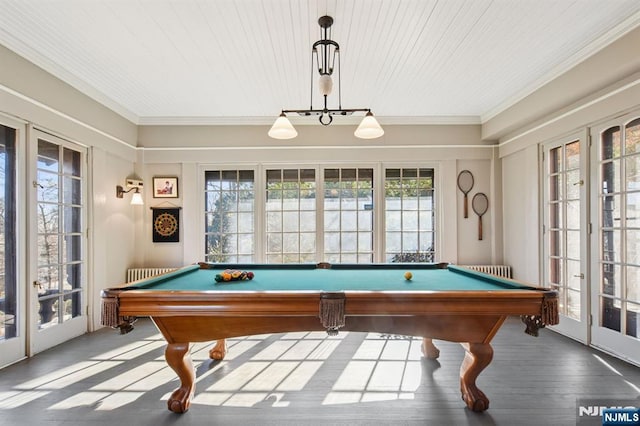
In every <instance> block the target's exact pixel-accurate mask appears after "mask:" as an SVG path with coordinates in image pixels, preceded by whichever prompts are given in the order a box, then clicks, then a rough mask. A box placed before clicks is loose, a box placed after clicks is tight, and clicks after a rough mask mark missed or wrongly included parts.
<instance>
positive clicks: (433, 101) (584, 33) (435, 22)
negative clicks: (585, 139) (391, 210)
mask: <svg viewBox="0 0 640 426" xmlns="http://www.w3.org/2000/svg"><path fill="white" fill-rule="evenodd" d="M325 14H328V15H330V16H332V17H333V18H334V25H333V27H332V38H333V39H334V40H335V41H337V42H338V43H339V44H340V47H341V60H342V64H341V65H342V107H344V108H371V109H372V111H373V112H374V113H375V114H376V116H378V117H379V118H380V121H381V122H382V123H383V124H384V123H385V122H386V123H401V122H406V123H412V122H469V123H473V122H475V123H480V122H484V121H486V120H487V119H489V118H491V117H492V116H494V115H495V114H497V113H498V112H500V111H502V110H504V109H505V108H506V107H508V106H509V105H511V104H513V103H514V102H516V101H517V100H519V99H521V98H522V97H523V96H526V95H527V94H529V93H531V92H532V91H533V90H535V89H536V88H538V87H540V86H541V85H542V84H544V83H546V82H548V81H549V80H550V79H552V78H554V77H556V76H557V75H559V74H561V73H562V72H565V71H567V70H568V69H569V68H570V67H572V66H573V65H575V64H577V63H578V62H580V61H581V60H583V59H585V58H586V57H588V56H590V55H592V54H593V53H595V52H597V51H598V50H600V49H601V48H603V47H604V46H606V45H607V44H609V43H611V42H612V41H613V40H615V39H617V38H618V37H620V36H622V35H623V34H625V33H626V32H628V31H629V30H631V29H633V28H635V27H637V26H638V25H639V24H640V1H639V0H573V1H571V0H493V1H492V0H468V1H463V0H424V1H420V0H413V1H409V0H370V1H366V0H325V1H321V0H306V1H296V0H244V1H242V0H218V1H214V0H85V1H82V0H0V43H1V44H3V45H5V46H6V47H8V48H9V49H11V50H13V51H15V52H16V53H18V54H19V55H21V56H23V57H25V58H27V59H28V60H30V61H32V62H33V63H35V64H37V65H39V66H40V67H42V68H44V69H45V70H47V71H49V72H50V73H52V74H53V75H55V76H57V77H59V78H60V79H62V80H64V81H66V82H67V83H69V84H71V85H72V86H74V87H76V88H78V89H79V90H81V91H82V92H84V93H86V94H87V95H89V96H91V97H93V98H94V99H96V100H98V101H99V102H101V103H103V104H105V105H106V106H108V107H109V108H111V109H113V110H115V111H116V112H118V113H120V114H121V115H123V116H125V117H126V118H128V119H130V120H131V121H133V122H134V123H138V124H153V123H166V124H170V123H256V124H266V123H271V122H272V121H273V119H274V117H275V116H277V115H278V114H279V112H280V110H281V109H302V108H308V107H309V102H310V100H309V96H310V72H311V71H310V69H311V65H310V58H311V53H310V52H311V45H312V44H313V42H314V41H316V40H318V39H319V38H320V27H319V26H318V24H317V20H318V18H319V17H320V16H322V15H325ZM316 78H317V75H316V76H314V79H316ZM314 84H315V83H314ZM314 100H315V101H316V102H315V105H314V106H315V107H319V106H320V104H319V102H318V101H319V100H320V97H319V96H318V95H315V94H314ZM329 106H330V107H337V101H335V103H333V104H330V105H329ZM336 121H338V120H336Z"/></svg>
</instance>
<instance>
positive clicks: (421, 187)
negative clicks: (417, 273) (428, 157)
mask: <svg viewBox="0 0 640 426" xmlns="http://www.w3.org/2000/svg"><path fill="white" fill-rule="evenodd" d="M433 175H434V173H433V169H417V168H403V169H386V170H385V182H384V197H385V240H386V250H385V262H433V261H434V242H435V221H434V217H435V216H434V215H435V211H434V198H433Z"/></svg>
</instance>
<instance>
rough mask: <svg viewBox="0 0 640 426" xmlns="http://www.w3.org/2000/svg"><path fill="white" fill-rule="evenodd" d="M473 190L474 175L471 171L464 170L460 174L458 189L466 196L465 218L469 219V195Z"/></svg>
mask: <svg viewBox="0 0 640 426" xmlns="http://www.w3.org/2000/svg"><path fill="white" fill-rule="evenodd" d="M472 188H473V175H472V174H471V172H470V171H469V170H463V171H461V172H460V173H459V174H458V189H460V191H462V193H463V194H464V218H465V219H466V218H468V217H469V207H468V204H467V194H468V193H469V191H471V189H472Z"/></svg>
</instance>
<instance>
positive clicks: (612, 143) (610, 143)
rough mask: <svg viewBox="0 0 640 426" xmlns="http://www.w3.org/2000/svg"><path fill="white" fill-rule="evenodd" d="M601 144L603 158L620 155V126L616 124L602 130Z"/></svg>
mask: <svg viewBox="0 0 640 426" xmlns="http://www.w3.org/2000/svg"><path fill="white" fill-rule="evenodd" d="M601 146H602V155H601V158H602V160H608V159H611V158H616V157H620V127H618V126H614V127H611V128H609V129H607V130H605V131H604V132H602V137H601Z"/></svg>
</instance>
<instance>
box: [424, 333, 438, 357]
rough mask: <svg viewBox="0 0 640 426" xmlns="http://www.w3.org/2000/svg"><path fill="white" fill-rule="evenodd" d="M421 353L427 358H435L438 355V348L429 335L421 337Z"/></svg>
mask: <svg viewBox="0 0 640 426" xmlns="http://www.w3.org/2000/svg"><path fill="white" fill-rule="evenodd" d="M422 355H424V356H425V358H429V359H437V358H438V357H439V356H440V349H438V348H436V345H434V344H433V339H431V338H430V337H423V338H422Z"/></svg>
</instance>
